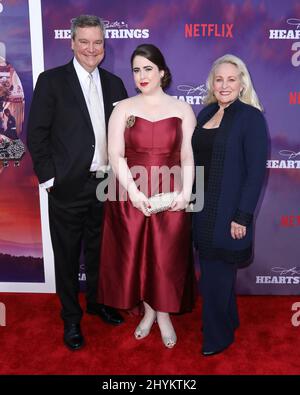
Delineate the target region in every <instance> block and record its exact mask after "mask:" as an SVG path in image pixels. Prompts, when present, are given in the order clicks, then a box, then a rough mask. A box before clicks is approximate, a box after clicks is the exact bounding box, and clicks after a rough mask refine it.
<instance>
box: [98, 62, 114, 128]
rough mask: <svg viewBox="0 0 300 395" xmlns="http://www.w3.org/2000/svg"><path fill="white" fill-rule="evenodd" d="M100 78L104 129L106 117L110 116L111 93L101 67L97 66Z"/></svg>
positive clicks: (106, 121) (106, 122)
mask: <svg viewBox="0 0 300 395" xmlns="http://www.w3.org/2000/svg"><path fill="white" fill-rule="evenodd" d="M98 69H99V74H100V80H101V87H102V96H103V103H104V113H105V124H106V130H107V126H108V119H109V116H110V107H111V95H110V88H109V84H108V80H107V78H106V77H105V75H104V73H103V72H102V70H101V68H100V67H98Z"/></svg>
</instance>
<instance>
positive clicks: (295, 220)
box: [280, 215, 300, 228]
mask: <svg viewBox="0 0 300 395" xmlns="http://www.w3.org/2000/svg"><path fill="white" fill-rule="evenodd" d="M280 226H281V227H283V228H294V227H296V226H300V215H282V216H281V220H280Z"/></svg>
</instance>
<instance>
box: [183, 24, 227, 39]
mask: <svg viewBox="0 0 300 395" xmlns="http://www.w3.org/2000/svg"><path fill="white" fill-rule="evenodd" d="M232 29H233V23H218V24H217V23H186V24H185V27H184V36H185V38H193V37H204V38H206V37H221V38H233V32H232Z"/></svg>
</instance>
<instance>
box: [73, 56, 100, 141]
mask: <svg viewBox="0 0 300 395" xmlns="http://www.w3.org/2000/svg"><path fill="white" fill-rule="evenodd" d="M66 69H67V81H68V83H69V85H70V88H71V90H72V92H73V94H74V96H75V97H76V100H77V102H78V105H79V107H80V110H81V113H82V114H83V116H84V118H85V120H86V121H87V124H88V126H89V128H90V129H91V131H92V132H93V125H92V121H91V118H90V114H89V111H88V108H87V105H86V102H85V98H84V95H83V92H82V89H81V86H80V82H79V80H78V77H77V74H76V71H75V68H74V66H73V60H72V61H71V62H70V63H68V64H67V67H66ZM93 133H94V132H93Z"/></svg>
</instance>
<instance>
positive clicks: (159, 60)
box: [131, 44, 172, 89]
mask: <svg viewBox="0 0 300 395" xmlns="http://www.w3.org/2000/svg"><path fill="white" fill-rule="evenodd" d="M136 56H143V57H144V58H146V59H148V60H150V62H152V63H154V64H155V65H156V66H157V67H158V69H159V70H163V71H164V72H165V73H164V76H163V77H162V78H161V87H162V88H163V89H166V88H168V86H169V85H170V84H171V81H172V75H171V73H170V70H169V67H168V66H167V64H166V61H165V58H164V57H163V54H162V53H161V52H160V50H159V49H158V48H157V47H156V46H155V45H153V44H141V45H139V46H138V47H136V49H135V50H134V51H133V54H132V55H131V67H132V65H133V59H134V58H135V57H136Z"/></svg>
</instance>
